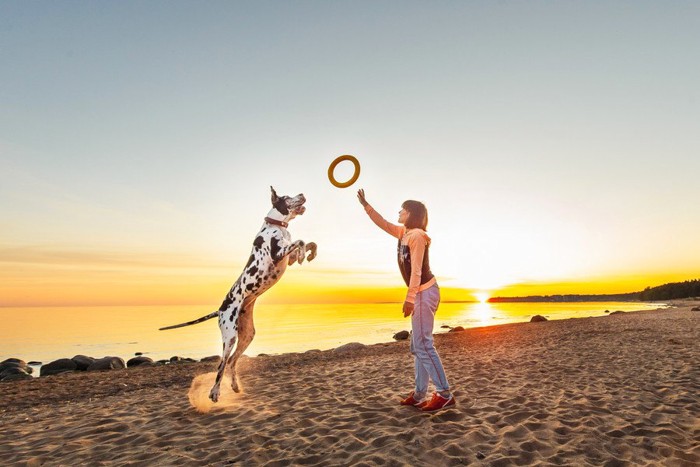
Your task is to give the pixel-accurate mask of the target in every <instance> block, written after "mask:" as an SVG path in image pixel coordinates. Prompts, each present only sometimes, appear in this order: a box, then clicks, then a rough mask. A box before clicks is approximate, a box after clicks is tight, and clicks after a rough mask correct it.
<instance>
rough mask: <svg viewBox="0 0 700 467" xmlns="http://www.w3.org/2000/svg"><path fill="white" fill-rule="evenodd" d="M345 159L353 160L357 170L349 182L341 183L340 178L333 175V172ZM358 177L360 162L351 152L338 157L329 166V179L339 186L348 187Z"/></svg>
mask: <svg viewBox="0 0 700 467" xmlns="http://www.w3.org/2000/svg"><path fill="white" fill-rule="evenodd" d="M343 161H350V162H352V165H354V166H355V172H354V173H353V174H352V177H350V180H348V181H347V182H343V183H340V182H339V181H338V180H336V179H335V176H333V172H335V168H336V167H337V166H338V164H340V163H341V162H343ZM358 178H360V163H359V162H358V161H357V159H356V158H355V157H354V156H351V155H349V154H346V155H344V156H340V157H338V158H336V159H335V160H334V161H333V162H331V165H330V166H329V167H328V180H330V181H331V183H332V184H333V185H334V186H337V187H338V188H347V187H349V186H350V185H352V184H353V183H355V182H356V181H357V179H358Z"/></svg>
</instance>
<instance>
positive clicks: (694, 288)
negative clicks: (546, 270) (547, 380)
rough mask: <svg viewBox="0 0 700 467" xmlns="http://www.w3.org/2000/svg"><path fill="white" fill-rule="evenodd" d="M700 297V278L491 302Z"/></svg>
mask: <svg viewBox="0 0 700 467" xmlns="http://www.w3.org/2000/svg"><path fill="white" fill-rule="evenodd" d="M688 297H700V279H693V280H689V281H685V282H673V283H669V284H664V285H659V286H658V287H647V288H646V289H644V290H642V291H641V292H630V293H622V294H597V295H580V294H568V295H530V296H527V297H491V298H489V300H488V301H489V302H492V303H499V302H629V301H659V300H672V299H676V298H688Z"/></svg>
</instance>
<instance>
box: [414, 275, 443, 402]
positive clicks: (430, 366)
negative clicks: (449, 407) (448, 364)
mask: <svg viewBox="0 0 700 467" xmlns="http://www.w3.org/2000/svg"><path fill="white" fill-rule="evenodd" d="M439 305H440V288H439V287H438V285H437V284H435V285H433V286H432V287H430V288H429V289H427V290H424V291H422V292H418V295H416V303H415V305H414V308H413V315H411V327H412V329H413V337H412V338H411V353H412V354H413V355H414V357H415V366H416V389H415V394H414V397H415V398H416V399H418V400H420V399H422V398H423V397H425V396H426V394H427V392H428V383H429V381H430V380H432V381H433V384H434V385H435V390H436V391H437V392H445V391H449V390H450V385H449V383H448V382H447V376H445V369H444V368H443V367H442V361H441V360H440V356H439V355H438V353H437V350H435V345H434V343H433V325H434V323H435V312H436V311H437V309H438V306H439Z"/></svg>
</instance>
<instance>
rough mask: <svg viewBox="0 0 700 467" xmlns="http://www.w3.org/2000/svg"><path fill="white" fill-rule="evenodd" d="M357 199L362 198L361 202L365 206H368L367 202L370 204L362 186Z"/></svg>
mask: <svg viewBox="0 0 700 467" xmlns="http://www.w3.org/2000/svg"><path fill="white" fill-rule="evenodd" d="M357 199H358V200H360V204H361V205H363V206H367V204H369V203H367V200H366V199H365V190H363V189H362V188H360V189H359V190H357Z"/></svg>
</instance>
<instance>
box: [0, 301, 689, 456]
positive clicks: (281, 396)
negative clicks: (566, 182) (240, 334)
mask: <svg viewBox="0 0 700 467" xmlns="http://www.w3.org/2000/svg"><path fill="white" fill-rule="evenodd" d="M699 305H700V302H692V301H679V302H676V307H675V308H670V309H666V310H659V311H644V312H635V313H623V314H615V315H611V316H604V317H598V318H583V319H568V320H561V321H549V322H545V323H521V324H509V325H502V326H492V327H486V328H476V329H468V330H466V331H464V332H458V333H446V334H438V335H436V347H437V348H438V351H439V352H440V354H441V356H442V358H443V361H444V364H445V368H446V371H447V374H448V377H449V378H450V380H451V384H452V387H453V389H454V392H455V394H456V397H457V403H458V405H457V407H456V408H454V409H451V410H448V411H444V412H440V413H436V414H426V413H421V412H419V411H418V410H417V409H415V408H409V407H402V406H399V405H398V400H399V397H400V396H403V395H405V394H406V393H408V392H409V391H410V390H411V388H412V379H413V359H412V356H411V355H410V353H409V344H408V342H407V341H400V342H392V343H386V344H377V345H373V346H364V347H361V348H356V349H350V350H346V351H333V350H330V351H323V352H320V351H315V352H314V351H311V352H306V353H302V354H285V355H279V356H259V357H255V358H244V360H242V362H241V365H240V380H241V382H242V385H243V388H244V391H243V393H241V394H233V393H232V392H231V390H230V387H228V385H227V384H224V385H223V386H222V387H223V388H224V393H223V396H222V401H221V402H220V403H219V404H216V405H213V404H211V403H209V401H208V399H207V393H208V390H209V387H210V386H211V381H212V378H213V373H212V372H213V371H214V368H215V364H214V363H189V364H174V365H166V366H161V367H149V368H143V367H136V368H130V369H125V370H114V371H106V372H91V373H82V372H81V373H65V374H61V375H56V376H50V377H42V378H35V379H34V380H30V381H15V382H7V383H2V384H0V389H1V393H2V397H0V415H1V420H2V421H1V422H0V459H2V464H3V465H8V464H9V465H290V464H294V465H462V464H472V465H488V466H501V465H530V464H546V465H606V466H617V465H678V466H684V465H687V466H691V465H698V464H700V312H699V311H691V309H692V307H695V306H699Z"/></svg>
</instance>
